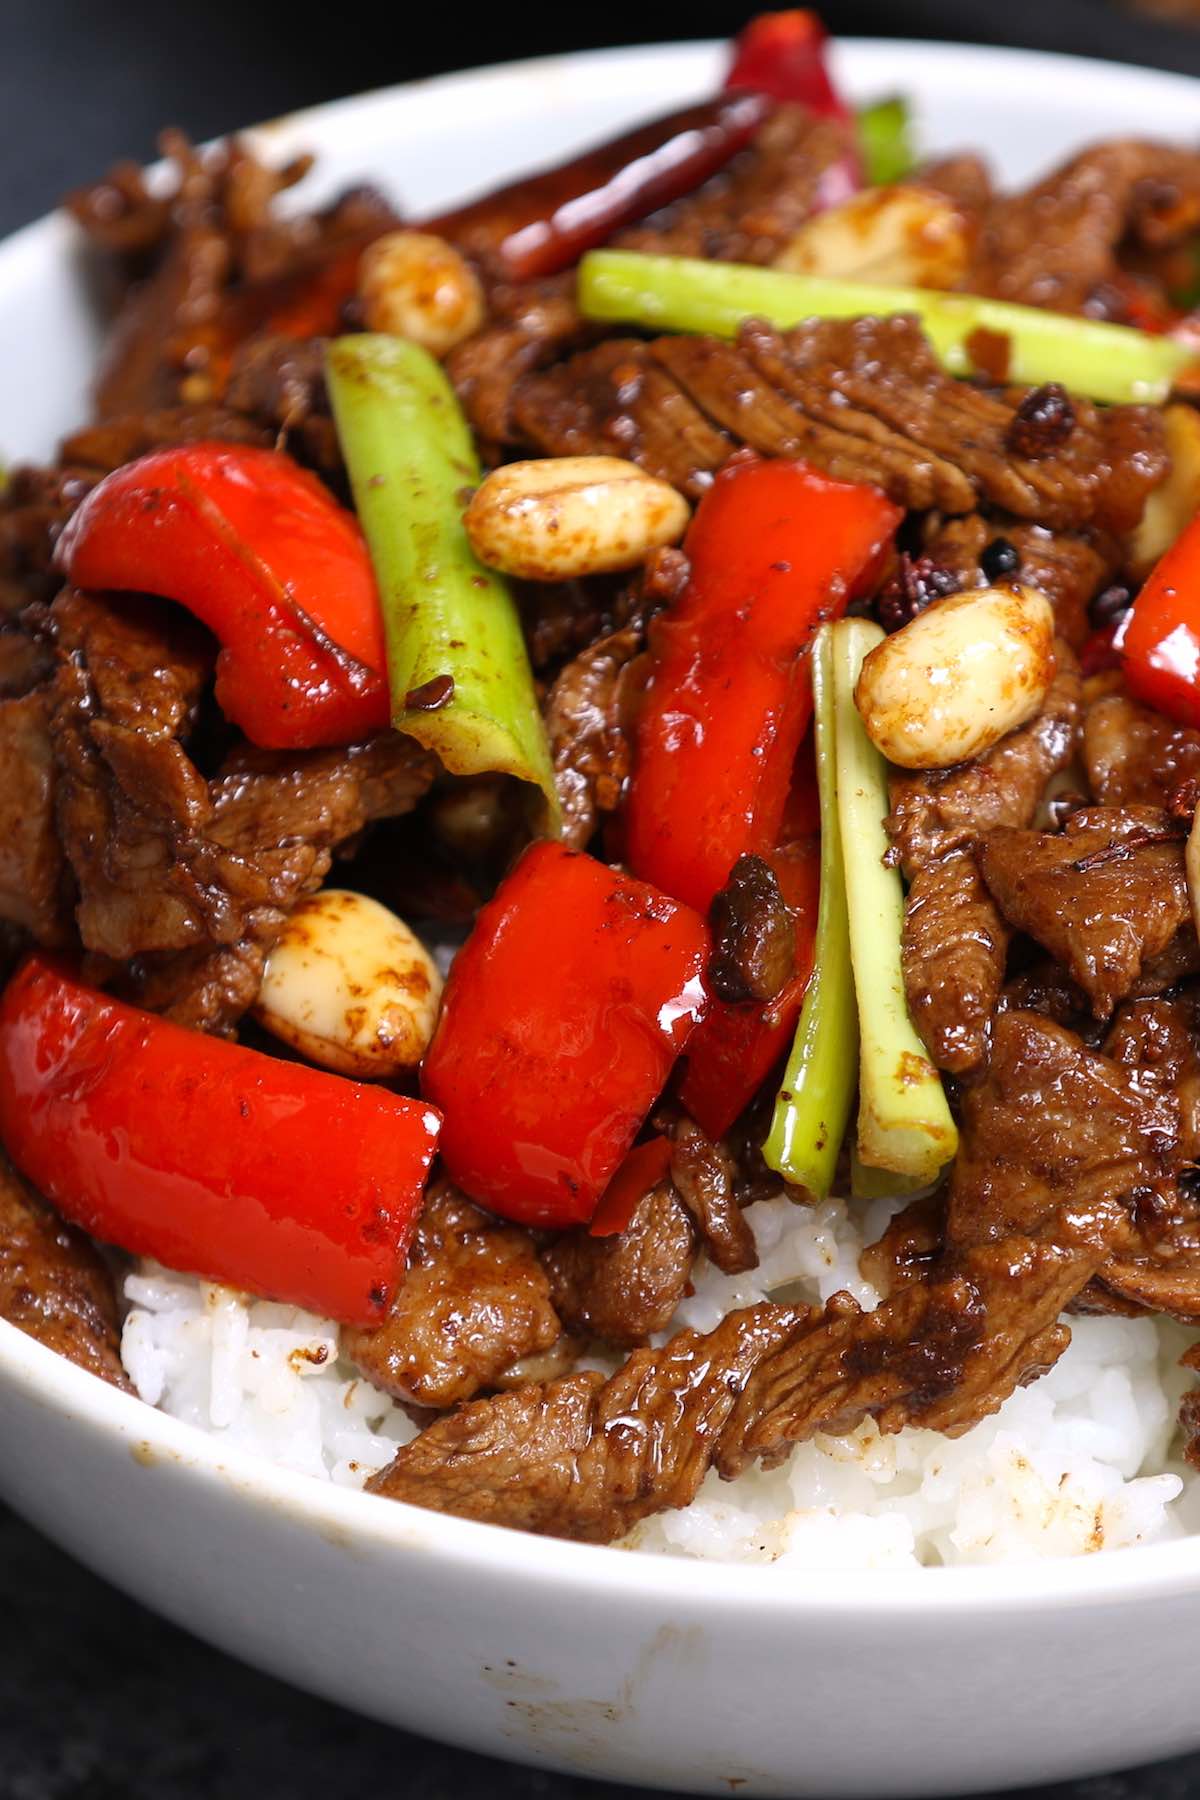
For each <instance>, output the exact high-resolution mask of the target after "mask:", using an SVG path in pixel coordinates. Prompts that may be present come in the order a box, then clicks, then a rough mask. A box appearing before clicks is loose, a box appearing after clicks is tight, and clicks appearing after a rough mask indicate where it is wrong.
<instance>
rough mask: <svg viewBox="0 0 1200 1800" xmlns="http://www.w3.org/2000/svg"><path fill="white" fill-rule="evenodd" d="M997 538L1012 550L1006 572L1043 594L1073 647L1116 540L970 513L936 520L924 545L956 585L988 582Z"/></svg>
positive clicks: (1109, 571)
mask: <svg viewBox="0 0 1200 1800" xmlns="http://www.w3.org/2000/svg"><path fill="white" fill-rule="evenodd" d="M997 542H1003V543H1005V544H1010V545H1011V546H1012V549H1013V551H1014V552H1015V555H1016V562H1015V566H1014V568H1013V569H1012V570H1011V572H1010V574H1009V576H1008V577H1007V578H1008V579H1011V580H1014V581H1020V582H1023V583H1025V584H1026V585H1027V586H1029V587H1035V588H1037V589H1039V590H1040V592H1041V593H1043V594H1045V596H1046V598H1047V600H1049V602H1050V604H1051V606H1053V608H1054V623H1055V629H1056V631H1057V632H1058V635H1059V637H1061V638H1064V639H1065V640H1066V642H1067V643H1068V644H1070V646H1071V648H1072V649H1073V650H1078V649H1079V647H1080V646H1081V645H1082V644H1083V642H1084V641H1085V639H1086V638H1087V636H1088V634H1089V632H1090V631H1091V623H1090V621H1089V618H1088V602H1089V601H1090V600H1091V599H1092V598H1093V597H1094V596H1095V595H1096V594H1098V593H1100V591H1101V590H1102V589H1103V588H1104V587H1105V586H1107V584H1108V583H1109V582H1110V581H1111V580H1112V578H1113V576H1114V575H1115V574H1116V572H1117V569H1118V568H1119V566H1120V561H1121V551H1120V546H1119V544H1118V543H1117V540H1116V539H1115V538H1114V537H1112V536H1110V535H1109V533H1107V532H1103V531H1088V532H1068V531H1048V530H1047V529H1046V527H1045V526H1044V525H1030V524H1028V523H1027V522H1026V521H1025V520H1023V519H1011V518H1004V517H1000V518H993V519H985V518H983V517H982V516H981V515H980V514H979V513H971V514H970V515H969V516H968V517H966V518H963V519H950V520H948V521H946V522H945V523H939V524H938V527H937V529H936V531H935V532H934V533H933V535H932V536H931V537H930V539H929V543H928V546H927V549H928V554H929V556H930V557H931V558H932V559H933V561H934V562H935V563H937V564H939V565H941V566H943V567H946V568H950V569H953V570H954V572H955V574H956V575H957V576H958V579H959V583H960V585H961V586H962V587H965V588H971V587H988V586H991V585H992V581H993V579H994V578H993V576H992V574H991V572H990V570H989V567H988V563H989V561H990V556H989V552H990V550H991V549H992V547H993V546H995V545H996V544H997Z"/></svg>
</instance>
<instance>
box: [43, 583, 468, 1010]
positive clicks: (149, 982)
mask: <svg viewBox="0 0 1200 1800" xmlns="http://www.w3.org/2000/svg"><path fill="white" fill-rule="evenodd" d="M52 619H53V623H54V627H55V630H56V633H57V639H58V649H59V664H58V672H57V675H56V678H55V684H54V691H53V698H52V704H51V734H52V738H53V743H54V751H55V758H56V764H57V771H58V798H57V808H58V828H59V833H60V836H61V839H62V843H63V846H64V849H65V850H66V853H67V856H68V858H69V860H70V863H71V867H72V870H73V872H74V876H75V880H76V882H77V884H78V889H79V901H78V907H77V911H76V917H77V921H78V926H79V932H80V936H81V938H82V940H83V943H84V946H85V948H87V949H88V950H91V951H95V952H98V953H100V954H101V955H103V956H105V957H109V958H112V959H113V960H114V961H117V962H125V961H128V960H129V959H131V958H133V959H138V960H137V963H136V965H135V968H134V970H133V974H134V978H135V987H136V986H137V985H138V984H139V983H141V984H143V987H144V991H143V993H142V997H143V998H144V999H145V1000H146V1001H147V1003H148V1004H154V1005H156V1006H158V1007H160V1008H161V1009H162V1010H165V1011H167V1012H169V1013H170V1016H171V1017H172V1018H175V1019H177V1020H178V1021H179V1022H181V1023H185V1024H190V1025H197V1026H200V1027H204V1028H209V1029H216V1030H226V1029H228V1028H229V1027H230V1026H231V1025H232V1024H233V1023H234V1022H235V1020H236V1017H237V1016H239V1014H240V1012H241V1011H243V1010H244V1008H245V1005H246V1004H248V1003H249V1001H250V1000H252V999H253V997H254V994H255V992H256V991H257V975H258V973H260V972H261V965H262V958H263V956H264V955H265V953H266V950H267V949H269V947H270V945H271V943H273V942H274V939H275V937H276V936H277V935H278V932H279V929H280V926H281V925H282V923H283V920H284V918H285V917H286V915H287V912H288V911H289V910H290V908H291V907H292V906H293V905H294V904H295V903H296V901H297V900H298V899H299V898H300V896H301V895H302V894H304V893H307V892H310V891H311V890H312V889H313V888H315V887H317V886H319V885H320V882H321V881H322V880H323V878H324V876H325V873H326V871H327V870H328V868H329V863H330V856H331V852H332V849H333V846H334V845H335V844H338V843H341V842H342V841H344V840H345V839H347V838H350V837H353V836H354V835H355V833H357V832H359V831H361V830H362V829H363V827H364V826H365V825H366V824H368V823H369V822H370V821H371V820H372V819H373V818H381V817H386V816H389V815H392V814H398V813H403V812H406V811H408V810H409V808H410V807H412V806H413V805H414V804H415V802H416V801H417V800H418V799H419V798H420V796H421V795H422V794H423V793H424V792H425V790H426V788H427V787H428V785H429V782H430V780H431V778H432V772H433V771H432V764H431V762H430V759H429V758H428V757H427V756H425V755H424V754H423V753H422V752H420V751H419V750H418V749H417V747H416V745H414V744H413V743H412V742H411V741H410V740H408V739H404V738H393V737H384V738H380V739H377V740H376V741H375V742H374V743H372V744H367V745H361V746H357V747H355V748H352V749H350V750H346V751H311V752H307V753H298V754H296V755H292V756H287V755H282V754H275V753H265V752H264V753H250V752H246V753H244V754H243V755H241V756H240V757H238V758H237V759H235V761H234V763H233V765H232V766H230V767H229V768H227V770H226V771H225V772H224V773H223V774H221V775H220V776H219V777H218V778H217V779H216V780H214V781H212V782H209V781H206V780H205V779H204V777H203V776H202V775H201V773H200V771H199V770H198V769H197V767H196V765H195V764H194V763H193V762H192V761H191V759H190V758H189V756H188V754H187V751H186V750H185V748H184V746H183V743H182V742H181V737H182V736H184V735H186V733H187V731H188V730H189V728H190V726H191V724H192V722H193V719H194V716H195V711H196V707H197V705H198V703H199V700H200V697H201V693H202V690H203V688H204V684H205V681H206V679H207V676H208V673H209V667H210V662H211V651H210V648H209V645H208V642H207V640H206V639H205V638H204V637H203V635H202V634H201V633H200V632H199V631H198V630H197V629H196V628H195V627H193V626H192V624H191V622H190V620H188V619H186V618H185V617H184V616H183V615H182V614H177V613H175V612H174V611H173V610H168V609H166V608H163V607H162V606H161V605H160V606H155V605H154V604H153V603H152V602H149V601H134V600H129V601H122V602H120V603H117V602H112V603H106V602H103V601H101V600H98V599H95V598H92V597H91V596H88V595H85V594H77V593H73V592H71V591H69V590H68V591H67V592H65V593H64V594H63V595H62V596H60V598H59V599H58V600H57V601H56V602H55V605H54V608H53V613H52ZM176 954H178V955H179V956H180V958H181V960H179V961H169V962H168V961H166V960H165V958H167V957H168V956H174V955H176Z"/></svg>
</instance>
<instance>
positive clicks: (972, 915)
mask: <svg viewBox="0 0 1200 1800" xmlns="http://www.w3.org/2000/svg"><path fill="white" fill-rule="evenodd" d="M1011 936H1012V933H1011V932H1010V930H1009V928H1008V926H1007V925H1006V924H1005V922H1004V919H1003V918H1002V917H1001V914H1000V912H999V910H998V908H997V906H996V903H995V901H994V900H993V899H992V896H991V895H990V894H989V892H988V890H987V888H986V887H985V885H984V883H983V880H982V878H981V876H980V873H979V867H978V864H977V863H976V860H975V856H974V853H973V852H972V851H971V850H953V851H951V852H950V853H949V854H948V855H946V856H942V857H938V858H937V860H936V861H934V862H930V863H926V864H925V865H924V866H923V867H922V868H920V869H918V870H917V872H916V874H915V875H914V877H913V880H912V884H911V886H910V887H909V891H908V897H907V901H906V904H905V910H904V939H903V966H904V983H905V992H906V994H907V996H908V1005H909V1011H910V1012H911V1014H912V1018H913V1023H914V1024H915V1025H916V1027H917V1030H918V1031H919V1032H920V1033H921V1036H922V1037H923V1039H924V1040H925V1044H926V1046H927V1048H928V1050H929V1054H930V1055H931V1056H932V1057H933V1060H934V1061H935V1062H936V1063H937V1065H938V1067H939V1068H940V1069H948V1070H950V1071H952V1072H953V1073H954V1074H957V1075H966V1074H969V1073H970V1072H971V1071H972V1070H973V1069H976V1068H978V1066H979V1064H980V1063H981V1062H982V1061H983V1058H984V1056H985V1054H986V1051H987V1033H988V1025H989V1022H990V1020H991V1017H992V1014H993V1013H994V1012H995V1010H996V1003H997V1001H998V1000H999V997H1000V988H1001V985H1002V983H1003V980H1004V961H1005V957H1006V956H1007V954H1008V945H1009V940H1010V938H1011Z"/></svg>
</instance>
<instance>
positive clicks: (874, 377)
mask: <svg viewBox="0 0 1200 1800" xmlns="http://www.w3.org/2000/svg"><path fill="white" fill-rule="evenodd" d="M1021 400H1022V396H1021V395H1020V394H1016V395H1010V396H1004V397H1001V396H999V395H996V394H990V393H985V392H984V391H983V390H982V389H981V388H978V387H974V386H972V385H971V384H969V383H967V382H963V381H955V380H954V379H952V378H951V377H950V376H948V375H945V374H943V373H942V371H941V369H940V368H939V367H938V365H937V363H936V361H935V359H934V357H933V353H932V351H931V350H930V348H929V345H928V343H927V342H926V340H925V338H924V336H923V334H922V332H921V330H920V327H919V326H918V325H917V323H916V321H915V320H913V319H911V318H907V317H896V318H886V319H851V320H839V319H824V320H810V321H809V322H808V323H807V324H805V325H802V326H800V327H798V328H797V329H796V330H795V331H791V332H787V333H779V332H776V331H772V330H771V329H770V328H769V327H767V326H764V325H762V324H760V323H757V322H750V323H748V324H747V325H745V326H744V327H743V328H742V331H741V334H740V336H739V339H738V342H737V344H736V345H735V344H727V343H724V342H722V341H721V340H719V339H716V338H706V337H688V336H682V337H667V338H659V339H656V340H655V342H654V343H653V344H651V345H650V346H649V347H648V348H647V347H644V346H640V345H636V344H632V343H628V342H625V341H622V340H614V341H612V342H609V343H606V344H601V345H598V346H597V347H596V348H595V349H593V350H588V351H585V352H584V353H583V354H582V355H580V356H577V357H575V358H573V359H572V360H571V361H570V362H568V363H566V364H563V365H561V366H560V367H559V368H556V369H552V370H549V371H547V372H546V373H544V374H539V375H532V376H527V377H526V378H525V379H523V380H522V381H520V382H519V383H518V385H517V388H516V390H515V395H514V403H513V417H514V421H515V425H516V428H517V431H518V433H519V434H520V438H521V439H522V440H523V441H525V442H527V443H530V444H532V445H534V446H535V447H536V448H538V449H540V450H542V451H544V452H546V453H548V454H551V455H556V456H562V455H578V454H598V453H605V452H607V453H614V452H615V453H616V454H619V455H623V456H629V457H632V458H633V459H634V460H635V461H637V462H640V463H641V464H642V465H643V467H645V468H646V469H648V470H650V472H651V473H653V474H655V475H659V476H661V477H662V478H663V479H664V480H667V481H671V482H673V483H674V484H675V486H677V487H679V488H681V489H682V490H683V491H684V492H686V493H691V494H696V493H698V492H701V491H702V490H703V488H704V486H705V485H706V482H707V478H708V476H709V475H710V473H711V471H712V470H713V469H715V468H716V467H717V465H718V464H719V463H720V462H721V461H722V460H723V458H724V456H725V455H726V454H727V453H728V449H729V446H730V443H731V441H732V442H736V443H740V444H746V445H749V446H750V447H751V448H753V449H757V450H760V451H763V452H764V453H766V454H768V455H776V456H779V455H786V456H802V457H804V458H805V460H807V461H809V462H811V463H813V464H814V466H816V467H817V468H820V469H822V470H824V471H826V472H827V473H828V474H830V475H834V476H837V477H839V478H841V479H844V480H848V481H864V482H873V483H875V484H876V485H877V486H879V487H882V488H883V489H884V491H885V492H886V493H888V494H889V495H890V496H891V497H892V498H893V499H894V500H897V501H899V502H900V503H901V504H903V505H905V506H908V507H913V508H918V509H924V508H927V507H930V506H937V507H939V508H941V509H942V510H944V511H947V512H960V513H965V512H969V511H971V510H972V509H973V508H974V507H975V506H976V505H977V504H978V503H979V501H980V499H986V500H988V501H990V502H991V503H992V504H993V505H995V506H998V507H1002V508H1004V509H1005V510H1006V511H1008V512H1010V513H1012V514H1014V515H1015V516H1016V517H1018V518H1021V519H1026V520H1032V521H1036V522H1037V523H1040V524H1042V525H1046V526H1052V527H1055V528H1058V529H1073V528H1078V527H1080V526H1085V525H1089V524H1092V523H1093V522H1094V523H1097V524H1100V525H1108V526H1111V527H1112V528H1113V529H1114V530H1124V529H1127V528H1128V527H1129V526H1131V525H1133V524H1135V523H1136V522H1137V520H1138V519H1139V518H1140V516H1141V512H1142V506H1143V504H1144V501H1145V497H1146V494H1147V493H1148V492H1149V490H1150V489H1151V488H1152V487H1153V486H1154V485H1155V483H1156V482H1158V481H1159V480H1161V478H1162V475H1163V472H1164V470H1165V468H1166V453H1165V450H1164V448H1163V441H1162V429H1161V424H1160V422H1159V419H1158V416H1157V414H1155V413H1154V412H1152V411H1151V410H1150V409H1148V408H1145V407H1110V408H1107V409H1106V410H1104V411H1101V410H1099V409H1097V408H1096V407H1094V406H1091V405H1090V404H1089V403H1087V402H1085V401H1077V402H1075V403H1074V407H1075V412H1074V425H1073V428H1072V430H1071V433H1070V435H1069V437H1068V438H1067V439H1066V440H1065V441H1064V442H1063V443H1062V444H1060V445H1059V446H1057V447H1056V448H1053V449H1051V450H1050V451H1048V452H1047V453H1046V454H1042V455H1039V456H1037V457H1022V456H1018V455H1016V454H1014V453H1013V452H1012V450H1011V449H1010V447H1009V444H1008V438H1009V434H1010V432H1011V430H1012V426H1013V422H1014V420H1015V419H1016V417H1017V412H1018V408H1019V406H1020V404H1021Z"/></svg>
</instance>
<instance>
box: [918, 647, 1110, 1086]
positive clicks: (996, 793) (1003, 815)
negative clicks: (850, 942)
mask: <svg viewBox="0 0 1200 1800" xmlns="http://www.w3.org/2000/svg"><path fill="white" fill-rule="evenodd" d="M1056 654H1057V657H1058V668H1057V672H1056V674H1055V678H1054V681H1053V683H1052V684H1051V687H1050V690H1049V692H1048V693H1047V696H1046V700H1045V703H1044V705H1043V707H1042V710H1041V712H1040V713H1039V714H1038V716H1037V718H1035V719H1032V720H1031V721H1030V723H1029V724H1028V725H1024V726H1022V727H1021V729H1020V730H1019V731H1014V732H1010V734H1009V735H1008V737H1006V738H1002V739H1001V740H1000V742H999V743H998V744H996V745H994V746H993V748H992V749H991V750H989V751H987V752H986V753H985V754H984V755H983V756H981V757H979V758H978V759H977V760H976V761H975V762H972V763H964V764H961V765H959V766H958V767H956V768H952V769H945V770H919V771H912V772H910V771H893V774H892V777H891V812H890V813H889V815H888V819H887V830H888V836H889V838H890V840H891V844H892V848H893V852H894V854H895V856H896V858H897V860H898V861H899V863H900V866H901V869H902V870H903V872H904V875H905V877H906V879H907V880H908V882H909V890H908V899H907V902H906V906H905V915H904V936H903V966H904V982H905V992H906V994H907V997H908V1004H909V1008H910V1010H911V1012H912V1015H913V1020H914V1023H915V1024H916V1026H917V1029H918V1030H919V1031H920V1033H921V1036H922V1037H923V1038H924V1040H925V1043H926V1045H927V1047H928V1049H929V1054H930V1055H931V1056H932V1058H933V1060H934V1061H935V1062H936V1063H937V1065H938V1067H939V1068H944V1069H949V1070H951V1071H953V1072H954V1073H956V1074H959V1075H966V1074H969V1073H971V1072H972V1071H973V1070H975V1069H977V1068H978V1067H979V1066H980V1064H981V1063H982V1062H983V1060H984V1058H985V1056H986V1054H987V1043H988V1025H989V1021H990V1019H991V1017H992V1014H993V1012H994V1011H995V1008H996V1005H997V1003H998V1001H999V997H1000V989H1001V986H1002V983H1003V980H1004V963H1005V957H1006V954H1007V950H1008V944H1009V938H1010V932H1009V929H1008V926H1007V925H1006V924H1005V921H1004V919H1003V917H1002V916H1001V913H1000V910H999V909H998V907H997V905H996V903H995V900H994V899H993V897H992V896H991V894H990V893H989V892H988V890H987V888H986V887H985V886H984V883H983V881H982V880H981V878H980V873H979V868H978V865H977V862H976V860H975V854H974V851H975V846H976V844H977V843H978V841H979V839H980V837H981V835H982V834H983V833H984V832H986V831H987V830H989V829H990V828H992V827H993V826H996V825H1001V824H1003V825H1011V826H1020V825H1026V824H1028V823H1029V821H1030V820H1031V819H1032V818H1033V815H1034V812H1035V809H1036V807H1037V804H1038V802H1039V800H1040V799H1041V796H1042V794H1043V792H1044V790H1045V787H1046V784H1047V782H1048V781H1049V780H1050V778H1051V776H1053V775H1054V774H1056V773H1057V772H1058V770H1060V769H1062V768H1065V767H1066V765H1067V763H1068V762H1069V761H1070V760H1071V757H1072V755H1073V754H1074V750H1075V743H1076V739H1077V734H1078V729H1079V710H1080V683H1079V672H1078V669H1077V667H1076V664H1075V659H1074V657H1073V656H1072V655H1071V653H1070V651H1069V650H1067V649H1066V647H1065V646H1064V645H1062V644H1061V643H1060V644H1059V645H1058V647H1057V650H1056Z"/></svg>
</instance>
